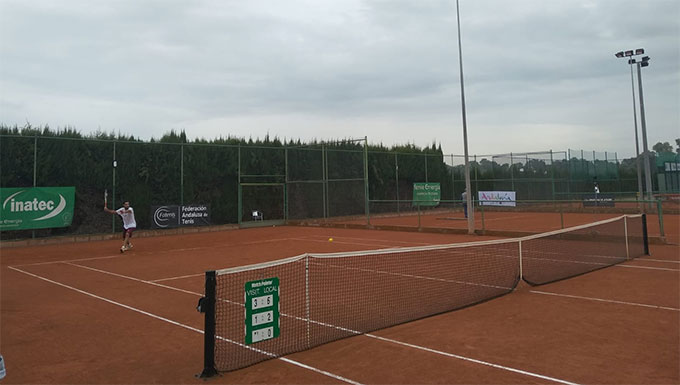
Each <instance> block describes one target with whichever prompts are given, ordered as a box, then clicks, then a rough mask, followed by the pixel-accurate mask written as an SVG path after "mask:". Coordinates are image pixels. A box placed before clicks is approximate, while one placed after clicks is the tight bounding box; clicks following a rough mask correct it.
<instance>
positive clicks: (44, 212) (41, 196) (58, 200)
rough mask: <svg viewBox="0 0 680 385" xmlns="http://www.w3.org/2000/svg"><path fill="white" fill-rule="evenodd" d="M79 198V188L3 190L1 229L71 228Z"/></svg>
mask: <svg viewBox="0 0 680 385" xmlns="http://www.w3.org/2000/svg"><path fill="white" fill-rule="evenodd" d="M75 195H76V188H75V187H19V188H0V203H1V204H2V206H0V230H1V231H7V230H26V229H49V228H53V227H67V226H70V225H71V221H72V220H73V207H74V206H75Z"/></svg>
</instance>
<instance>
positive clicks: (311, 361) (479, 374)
mask: <svg viewBox="0 0 680 385" xmlns="http://www.w3.org/2000/svg"><path fill="white" fill-rule="evenodd" d="M543 231H545V229H543ZM330 237H332V238H333V239H334V241H333V242H328V238H330ZM482 239H490V238H489V237H480V236H467V235H450V234H432V233H418V232H390V231H370V230H352V229H337V228H320V227H319V228H314V227H293V226H284V227H276V228H271V227H269V228H259V229H244V230H232V231H222V232H213V233H197V234H190V235H189V234H185V235H173V236H160V237H151V238H138V239H136V240H135V241H134V249H132V250H131V251H129V252H127V253H125V254H120V253H119V252H118V249H119V247H120V241H119V240H111V241H99V242H89V243H68V244H60V245H49V246H33V247H22V248H4V249H0V252H1V253H2V254H1V264H0V268H1V270H0V274H1V276H0V277H1V278H2V283H1V286H0V288H1V290H2V292H1V293H0V294H1V302H0V310H1V324H0V326H1V329H0V332H1V333H0V337H1V339H0V354H2V355H3V357H4V359H5V363H6V368H7V377H6V378H5V379H4V380H2V383H3V384H15V383H17V384H19V383H24V384H26V383H31V384H33V383H43V384H64V383H68V384H71V383H77V384H112V383H125V384H130V383H134V384H148V383H162V384H177V383H183V384H202V383H215V384H222V383H244V384H254V383H258V384H271V383H283V384H336V383H362V384H416V383H417V384H517V383H584V384H650V383H653V384H678V383H680V353H679V352H680V330H679V329H680V247H679V246H678V245H652V246H651V253H652V255H651V256H645V257H642V258H638V259H636V260H631V261H628V262H625V263H623V264H620V265H616V266H612V267H609V268H606V269H603V270H598V271H596V272H593V273H589V274H585V275H582V276H579V277H575V278H571V279H568V280H564V281H560V282H556V283H552V284H548V285H543V286H536V287H529V286H527V285H522V286H520V287H519V289H518V290H516V291H515V292H513V293H511V294H509V295H506V296H503V297H500V298H497V299H494V300H491V301H488V302H484V303H482V304H479V305H475V306H472V307H468V308H465V309H462V310H457V311H453V312H449V313H445V314H441V315H438V316H433V317H429V318H425V319H421V320H418V321H414V322H409V323H406V324H402V325H399V326H395V327H391V328H387V329H383V330H379V331H376V332H373V333H370V334H367V335H360V336H356V337H351V338H347V339H343V340H339V341H336V342H332V343H328V344H325V345H322V346H320V347H317V348H314V349H311V350H307V351H304V352H300V353H295V354H291V355H288V356H286V357H285V358H284V359H272V360H269V361H265V362H263V363H260V364H256V365H253V366H250V367H248V368H245V369H241V370H237V371H234V372H229V373H223V374H222V375H221V376H219V377H217V378H213V379H210V380H208V381H206V382H204V381H203V380H200V379H196V378H195V377H194V376H195V375H196V374H197V373H199V372H200V371H201V370H202V363H203V335H202V334H201V331H202V329H203V315H202V314H200V313H198V312H197V311H196V305H197V301H198V298H199V297H200V296H201V295H202V294H203V290H204V272H205V271H206V270H211V269H217V268H224V267H232V266H241V265H247V264H253V263H258V262H263V261H270V260H275V259H280V258H284V257H289V256H293V255H299V254H302V253H305V252H335V251H350V250H353V251H354V250H366V249H376V248H386V247H399V246H420V245H429V244H442V243H452V242H466V241H477V240H482ZM301 365H304V367H303V366H301Z"/></svg>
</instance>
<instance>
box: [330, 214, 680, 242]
mask: <svg viewBox="0 0 680 385" xmlns="http://www.w3.org/2000/svg"><path fill="white" fill-rule="evenodd" d="M620 215H621V214H617V213H611V214H602V213H564V214H563V216H562V217H560V214H559V213H547V212H527V211H506V212H498V211H495V212H494V211H491V212H485V213H484V219H483V221H484V223H483V225H484V226H483V227H484V228H485V229H486V230H490V231H500V232H503V231H507V232H527V233H542V232H547V231H553V230H559V229H561V228H563V227H562V226H564V228H567V227H573V226H579V225H583V224H587V223H593V222H598V221H602V220H605V219H609V218H615V217H618V216H620ZM663 221H664V233H665V237H666V239H667V241H668V242H670V243H674V244H678V243H680V215H677V214H664V215H663ZM335 223H342V224H352V225H366V218H365V217H354V218H350V219H344V220H339V221H336V222H335ZM370 223H371V225H373V226H400V227H405V228H417V227H418V226H421V227H423V228H429V229H435V230H437V229H458V230H464V229H467V219H466V218H465V217H464V216H463V213H462V212H461V211H460V210H458V211H444V210H441V211H436V212H433V213H422V214H421V215H420V218H418V214H417V213H405V214H401V215H398V214H396V213H395V214H388V215H376V216H373V217H371V218H370ZM647 228H648V231H649V236H650V237H659V235H660V226H659V217H658V216H657V215H656V214H648V215H647ZM475 229H477V230H481V229H482V214H481V212H479V211H476V212H475Z"/></svg>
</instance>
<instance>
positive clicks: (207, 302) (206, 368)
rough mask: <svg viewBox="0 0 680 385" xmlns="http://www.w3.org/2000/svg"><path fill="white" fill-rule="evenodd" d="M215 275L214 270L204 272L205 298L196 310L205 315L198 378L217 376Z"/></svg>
mask: <svg viewBox="0 0 680 385" xmlns="http://www.w3.org/2000/svg"><path fill="white" fill-rule="evenodd" d="M216 286H217V274H216V273H215V271H214V270H212V271H206V272H205V297H203V298H201V301H199V305H198V310H199V311H200V312H202V313H205V329H204V333H203V371H202V372H201V374H200V376H199V377H200V378H206V377H213V376H215V375H217V369H215V298H216Z"/></svg>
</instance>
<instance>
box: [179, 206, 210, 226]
mask: <svg viewBox="0 0 680 385" xmlns="http://www.w3.org/2000/svg"><path fill="white" fill-rule="evenodd" d="M209 224H210V206H208V205H189V206H182V210H181V216H180V225H181V226H207V225H209Z"/></svg>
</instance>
